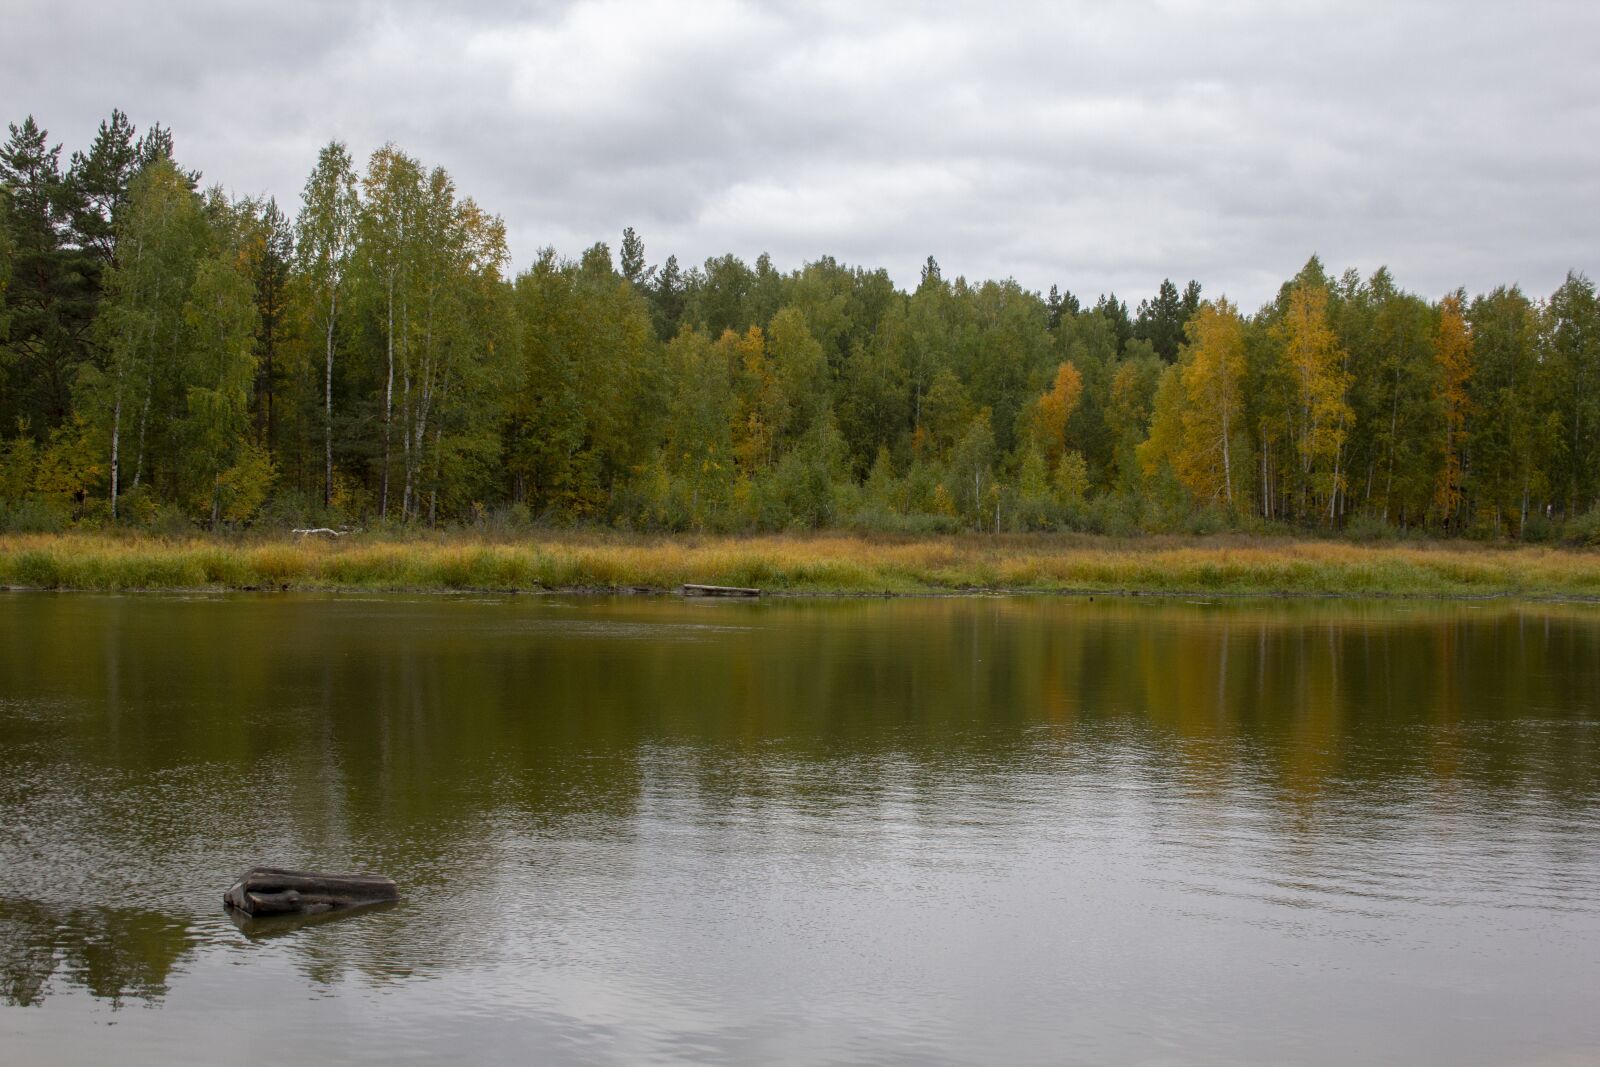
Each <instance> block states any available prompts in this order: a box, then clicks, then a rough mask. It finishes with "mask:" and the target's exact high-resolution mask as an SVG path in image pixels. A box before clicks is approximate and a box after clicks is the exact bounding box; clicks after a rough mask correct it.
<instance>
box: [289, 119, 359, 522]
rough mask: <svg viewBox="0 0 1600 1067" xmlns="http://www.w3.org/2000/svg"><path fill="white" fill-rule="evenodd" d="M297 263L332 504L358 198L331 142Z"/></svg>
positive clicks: (302, 223) (345, 156)
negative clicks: (317, 352) (314, 354)
mask: <svg viewBox="0 0 1600 1067" xmlns="http://www.w3.org/2000/svg"><path fill="white" fill-rule="evenodd" d="M300 203H301V207H300V217H299V220H298V221H297V223H296V231H297V234H298V237H299V248H298V256H297V260H296V262H297V265H298V267H299V269H300V273H301V277H302V279H303V280H304V284H305V287H306V290H307V292H308V293H309V294H310V296H311V301H312V309H313V312H312V314H313V316H314V319H315V321H316V323H317V332H318V334H319V335H320V336H321V339H322V350H323V367H322V464H323V473H322V504H323V506H324V507H329V506H331V505H332V504H333V364H334V355H335V350H336V347H337V337H338V327H339V313H340V301H341V299H342V298H343V297H344V296H345V289H346V287H347V283H348V274H349V270H350V260H351V256H352V253H353V252H354V249H355V240H356V223H357V219H358V217H359V212H360V199H359V197H358V195H357V192H356V175H355V167H354V165H353V164H352V162H351V160H350V154H349V153H348V152H347V151H346V150H345V147H344V145H343V144H341V143H340V142H338V141H330V142H329V143H328V144H327V145H325V146H324V147H323V149H322V151H321V152H319V153H318V154H317V165H316V168H315V169H314V170H313V171H312V172H311V177H309V178H308V179H306V185H305V189H304V190H303V191H302V192H301V194H300Z"/></svg>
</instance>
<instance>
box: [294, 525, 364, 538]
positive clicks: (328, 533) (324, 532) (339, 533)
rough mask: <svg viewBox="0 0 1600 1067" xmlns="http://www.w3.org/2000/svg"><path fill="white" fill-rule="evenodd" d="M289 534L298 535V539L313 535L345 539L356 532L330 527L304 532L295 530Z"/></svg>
mask: <svg viewBox="0 0 1600 1067" xmlns="http://www.w3.org/2000/svg"><path fill="white" fill-rule="evenodd" d="M289 532H290V533H292V534H294V535H296V536H297V537H309V536H311V535H313V534H315V535H317V536H319V537H343V536H345V535H346V534H351V533H354V532H355V531H354V530H351V529H348V528H346V529H343V530H335V529H333V528H332V527H329V526H312V527H309V528H307V529H304V530H301V529H294V530H290V531H289Z"/></svg>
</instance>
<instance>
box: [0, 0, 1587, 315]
mask: <svg viewBox="0 0 1600 1067" xmlns="http://www.w3.org/2000/svg"><path fill="white" fill-rule="evenodd" d="M3 6H4V13H3V15H0V25H3V26H4V27H5V30H6V34H7V36H8V38H9V43H8V44H7V46H6V48H5V56H6V58H5V62H4V64H3V65H0V102H3V103H4V107H5V111H6V112H7V114H6V115H5V116H4V117H5V118H6V119H7V120H9V121H16V120H19V119H21V118H22V116H23V115H25V114H27V113H30V112H31V113H33V114H34V115H35V116H36V117H37V118H38V119H39V121H40V123H41V124H43V125H45V126H46V127H47V128H48V129H49V130H50V132H51V134H52V138H53V139H55V140H61V141H63V142H65V145H66V150H67V151H68V152H70V151H71V150H72V149H73V148H75V147H80V146H82V145H84V144H86V142H87V141H88V140H89V138H90V137H91V136H92V135H93V132H94V128H95V126H96V125H97V124H98V122H99V121H100V120H101V119H102V118H104V117H105V116H106V115H107V114H109V112H110V110H111V108H112V107H121V108H122V109H123V110H125V111H127V112H128V113H129V114H130V116H131V117H132V119H133V121H134V122H135V124H136V125H138V126H139V127H140V128H141V129H142V128H143V127H144V126H145V125H147V124H148V123H150V122H151V121H160V122H162V123H164V124H166V125H168V126H170V127H171V128H172V129H173V130H174V132H175V134H176V137H177V144H178V155H179V158H180V160H181V161H182V162H183V163H184V164H186V165H188V166H191V167H197V168H199V169H201V170H202V171H204V173H205V176H206V180H207V181H208V182H211V181H217V182H221V183H223V184H224V185H226V186H227V187H228V188H229V189H230V190H232V191H234V192H236V193H271V194H273V195H276V196H277V197H278V199H279V201H280V202H282V203H284V204H285V205H286V206H288V207H290V208H291V209H293V208H294V207H295V206H296V205H297V204H298V198H299V192H300V188H301V186H302V184H303V183H304V180H305V175H306V173H307V172H308V171H309V170H310V168H311V165H312V162H313V160H314V158H315V155H316V151H317V148H318V147H319V146H320V145H321V144H323V143H325V142H326V141H328V140H329V139H330V138H338V139H341V140H343V141H345V142H346V143H347V144H348V145H349V146H350V148H351V150H352V151H353V152H354V153H355V154H356V155H357V157H358V158H360V159H363V160H364V158H365V156H366V155H367V154H368V153H369V152H370V151H371V150H372V149H373V148H375V147H377V146H378V145H380V144H382V143H383V142H385V141H394V142H396V143H397V144H399V145H400V146H401V147H402V148H403V149H405V150H406V151H407V152H409V153H411V154H412V155H415V156H418V157H420V158H421V159H422V160H423V161H424V162H425V163H427V164H429V165H434V164H438V165H442V166H444V167H445V168H446V169H447V170H449V171H450V173H451V174H452V175H454V176H455V177H456V179H457V183H458V186H459V188H460V189H461V190H462V191H463V192H465V193H467V194H469V195H471V196H473V197H474V198H476V199H477V200H478V201H479V203H481V204H482V205H483V206H485V207H486V208H488V209H489V210H491V211H494V212H497V213H499V214H500V215H501V216H503V217H504V219H505V220H506V223H507V226H508V229H509V232H510V237H511V245H512V252H513V255H514V257H515V260H516V263H517V264H518V266H519V267H522V266H526V265H527V264H528V263H529V262H530V261H531V260H532V258H533V256H534V254H535V252H536V250H537V249H538V248H539V247H541V246H544V245H554V246H555V247H556V248H557V249H558V250H559V251H560V252H561V253H562V254H564V255H569V256H576V255H577V254H578V253H579V252H580V251H581V250H582V249H583V248H584V247H586V246H588V245H590V244H592V243H593V242H595V241H597V240H604V241H607V242H608V243H610V244H611V246H612V248H613V249H615V248H616V247H617V243H618V234H619V232H620V231H621V229H622V227H623V226H625V225H632V226H634V227H635V228H636V229H637V230H638V231H639V232H640V234H641V235H642V236H643V237H644V239H645V244H646V250H647V253H648V258H649V260H650V262H652V263H656V262H659V261H660V260H661V259H663V258H665V256H666V255H667V254H668V253H669V252H675V253H676V254H677V255H678V258H679V260H680V262H682V263H684V264H685V265H687V264H689V263H696V262H699V261H701V260H703V259H704V258H705V257H706V256H708V255H715V254H721V253H723V252H733V253H736V254H738V255H740V256H742V257H744V258H745V259H746V260H749V261H753V260H754V258H755V257H756V255H757V254H759V253H760V252H762V251H768V252H771V253H772V256H773V258H774V260H775V262H776V263H777V265H778V266H779V267H780V268H781V269H785V270H788V269H792V268H794V267H797V266H799V265H800V264H801V263H803V262H804V261H806V260H808V259H814V258H816V257H818V256H820V255H824V254H831V255H834V256H836V257H838V258H840V259H842V260H845V261H847V262H850V263H857V264H863V265H867V266H883V267H887V268H888V269H889V271H890V273H891V274H892V275H893V276H894V277H895V279H896V280H897V281H898V282H900V283H901V284H907V283H910V284H915V282H916V278H917V268H918V265H919V264H920V263H921V262H922V260H923V258H924V257H926V256H927V255H929V254H932V255H934V256H936V257H937V258H938V259H939V261H940V262H941V264H942V265H943V266H944V269H945V275H946V277H953V276H954V275H956V274H965V275H967V276H968V277H969V278H988V277H1006V276H1011V277H1015V278H1016V279H1017V280H1018V281H1020V282H1021V283H1023V284H1024V285H1026V286H1028V287H1029V288H1036V289H1040V290H1043V289H1046V288H1048V287H1049V286H1050V285H1051V284H1052V283H1056V284H1060V285H1062V286H1063V287H1065V288H1068V289H1071V290H1072V291H1073V292H1076V293H1079V294H1083V295H1088V296H1091V297H1092V296H1093V295H1094V294H1098V293H1100V292H1102V291H1105V290H1115V291H1116V292H1117V293H1118V294H1119V295H1122V296H1124V297H1125V298H1132V299H1137V298H1138V297H1141V296H1144V295H1147V294H1148V293H1150V292H1151V291H1152V290H1153V289H1154V288H1155V286H1156V284H1157V283H1158V282H1159V281H1160V279H1161V278H1162V277H1164V276H1168V275H1170V276H1171V277H1173V278H1174V279H1176V280H1178V281H1180V283H1181V281H1182V280H1184V279H1187V278H1190V277H1194V278H1198V279H1200V280H1201V282H1202V283H1203V284H1204V285H1205V287H1206V291H1207V293H1209V294H1212V295H1215V294H1217V293H1219V292H1226V293H1228V294H1229V295H1230V296H1232V297H1233V298H1235V299H1236V300H1239V301H1240V302H1242V303H1243V304H1244V305H1245V306H1246V307H1247V308H1253V307H1255V306H1256V305H1258V304H1259V303H1260V302H1261V301H1263V300H1265V299H1267V298H1268V297H1270V296H1271V295H1272V293H1273V292H1275V290H1276V288H1277V285H1278V283H1279V282H1280V281H1282V280H1283V279H1284V278H1285V277H1287V276H1288V275H1290V274H1292V273H1293V272H1294V271H1295V270H1296V269H1297V268H1298V267H1299V266H1300V265H1301V264H1302V263H1303V262H1304V261H1305V259H1306V257H1307V256H1309V255H1310V254H1311V253H1312V252H1317V253H1319V254H1320V255H1321V256H1322V257H1323V260H1324V262H1325V263H1327V264H1328V265H1329V267H1330V268H1332V269H1334V270H1342V269H1343V268H1345V267H1352V266H1353V267H1356V268H1358V269H1360V270H1361V271H1362V273H1363V274H1365V273H1368V272H1370V271H1371V270H1372V269H1373V268H1375V267H1377V266H1379V265H1380V264H1388V265H1389V266H1390V268H1391V269H1392V270H1393V271H1394V272H1395V274H1396V276H1397V278H1398V280H1399V282H1400V283H1401V284H1402V285H1403V286H1405V287H1407V288H1410V289H1414V290H1417V291H1419V292H1422V293H1424V294H1426V295H1428V296H1430V297H1431V296H1438V295H1440V294H1442V293H1444V292H1446V291H1448V290H1451V289H1454V288H1455V287H1456V286H1458V285H1465V286H1466V287H1467V288H1468V289H1469V290H1471V291H1479V290H1482V289H1486V288H1489V287H1491V286H1493V285H1496V284H1501V283H1511V282H1519V283H1521V284H1522V285H1523V286H1524V288H1526V289H1528V290H1530V291H1531V292H1533V293H1535V294H1547V293H1548V292H1549V291H1550V290H1552V289H1553V288H1554V287H1555V286H1556V285H1558V284H1559V283H1560V281H1561V279H1562V278H1563V276H1564V275H1565V273H1566V271H1567V270H1568V269H1569V268H1576V269H1580V270H1584V271H1588V272H1591V273H1593V272H1596V271H1600V262H1597V260H1600V256H1597V254H1596V250H1597V249H1600V240H1597V239H1600V74H1597V71H1600V60H1597V58H1596V49H1597V45H1600V4H1594V3H1589V2H1585V0H1571V2H1565V3H1562V2H1537V0H1535V2H1527V0H1525V2H1522V3H1517V4H1508V3H1504V2H1503V0H1501V2H1493V3H1489V2H1483V3H1480V2H1477V0H1454V2H1443V3H1407V2H1404V0H1377V2H1366V0H1340V2H1338V3H1294V2H1291V0H1264V2H1254V0H1204V2H1189V0H1166V2H1125V3H1113V2H1110V0H1102V2H1092V3H1067V2H1062V0H1045V2H1039V3H1016V4H997V5H989V4H983V3H976V2H967V3H960V4H950V5H942V4H933V3H907V4H897V3H887V2H879V0H850V2H845V3H836V4H835V3H828V4H819V5H806V6H804V7H802V6H799V5H787V4H760V3H757V4H737V3H728V2H710V3H698V2H697V3H689V2H680V3H659V4H651V3H633V2H625V0H595V2H591V0H585V2H575V3H557V2H548V3H513V2H510V0H506V2H497V0H489V2H482V3H476V4H472V3H457V4H450V5H442V4H441V5H437V6H435V5H427V4H422V3H390V4H379V3H355V2H351V3H310V2H304V0H276V2H273V3H254V4H245V3H231V2H226V0H199V2H188V0H183V2H175V0H174V2H165V0H164V2H159V3H158V2H145V3H139V2H133V0H129V2H126V3H119V2H115V0H104V2H100V3H89V2H83V0H50V2H43V3H35V2H32V0H22V2H19V0H4V5H3ZM447 7H448V9H449V10H448V11H446V10H445V9H446V8H447Z"/></svg>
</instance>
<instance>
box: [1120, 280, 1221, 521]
mask: <svg viewBox="0 0 1600 1067" xmlns="http://www.w3.org/2000/svg"><path fill="white" fill-rule="evenodd" d="M1185 333H1186V334H1187V336H1188V343H1187V344H1186V345H1185V346H1184V348H1183V352H1182V354H1181V356H1180V357H1179V362H1178V364H1177V365H1176V366H1174V367H1172V368H1171V369H1170V370H1169V371H1167V372H1166V374H1165V375H1164V376H1163V378H1162V380H1161V384H1160V387H1159V388H1158V389H1157V391H1156V400H1155V412H1154V416H1153V419H1152V422H1151V427H1150V437H1149V440H1147V441H1146V442H1145V443H1144V444H1143V445H1141V446H1140V447H1139V459H1140V464H1141V465H1142V466H1143V467H1144V469H1145V473H1146V474H1153V473H1155V472H1156V471H1157V470H1159V469H1160V467H1161V465H1162V464H1163V463H1167V464H1170V465H1171V467H1172V472H1173V474H1175V475H1177V478H1178V481H1179V482H1180V483H1182V484H1183V486H1184V488H1186V489H1188V490H1189V492H1191V493H1193V494H1194V495H1195V496H1196V497H1197V498H1200V499H1203V500H1215V501H1221V502H1223V503H1226V504H1227V505H1228V506H1229V507H1232V506H1233V505H1234V503H1235V488H1234V470H1233V463H1234V456H1233V439H1234V436H1235V434H1237V433H1238V431H1239V425H1238V424H1239V419H1240V412H1241V410H1242V408H1243V397H1242V388H1241V387H1242V383H1243V381H1244V374H1245V353H1244V320H1243V319H1241V318H1240V317H1239V310H1238V308H1237V307H1235V306H1234V305H1233V304H1230V303H1229V302H1228V301H1227V299H1226V298H1223V299H1219V300H1217V301H1215V302H1212V301H1207V302H1206V303H1204V304H1202V305H1200V308H1199V310H1198V311H1196V312H1195V314H1194V315H1193V316H1192V317H1191V318H1190V319H1189V322H1188V323H1187V324H1186V326H1185Z"/></svg>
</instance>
